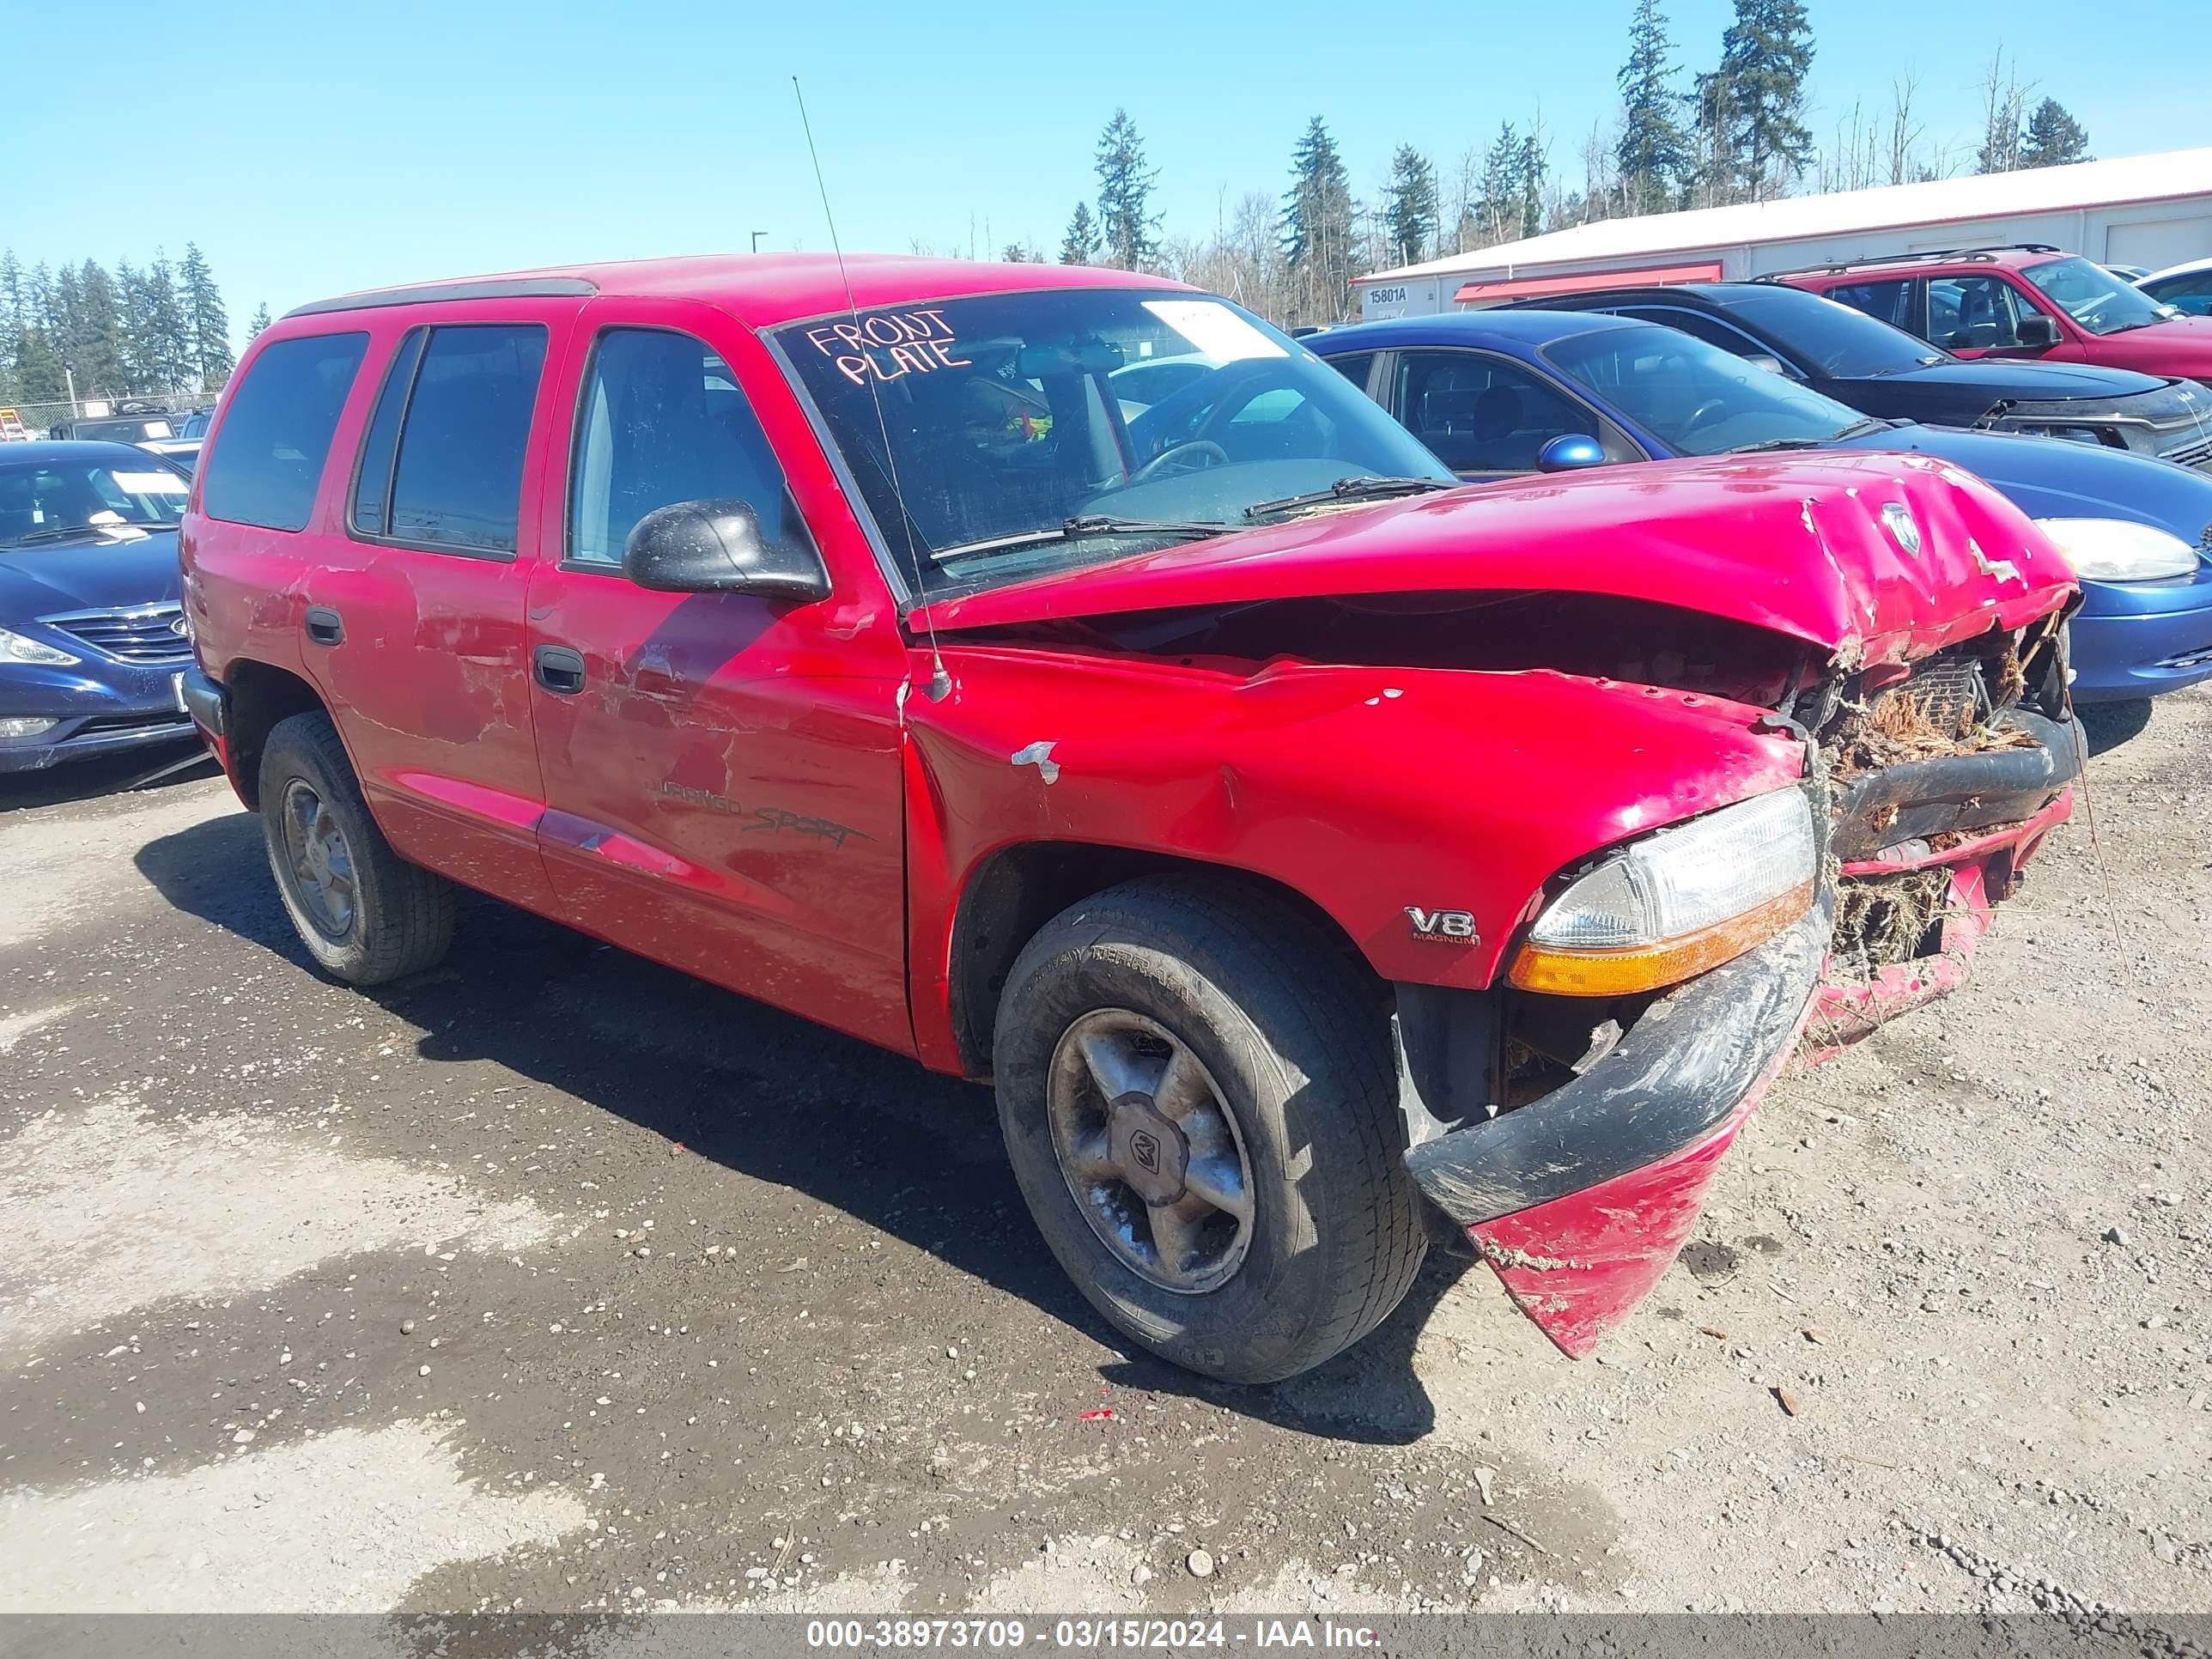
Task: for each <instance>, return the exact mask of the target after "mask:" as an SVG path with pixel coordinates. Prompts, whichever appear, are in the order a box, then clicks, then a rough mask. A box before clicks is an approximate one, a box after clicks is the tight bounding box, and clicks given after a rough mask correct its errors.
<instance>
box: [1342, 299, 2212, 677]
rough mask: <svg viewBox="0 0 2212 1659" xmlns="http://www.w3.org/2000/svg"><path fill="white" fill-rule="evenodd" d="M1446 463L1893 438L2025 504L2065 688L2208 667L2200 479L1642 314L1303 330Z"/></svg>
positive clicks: (1469, 470)
mask: <svg viewBox="0 0 2212 1659" xmlns="http://www.w3.org/2000/svg"><path fill="white" fill-rule="evenodd" d="M1307 343H1308V344H1309V345H1310V347H1311V348H1312V349H1313V350H1314V351H1315V352H1316V353H1317V354H1318V355H1319V356H1321V357H1322V359H1323V360H1324V361H1325V362H1328V363H1329V364H1330V365H1332V366H1333V367H1334V368H1337V369H1338V370H1340V372H1342V373H1343V374H1345V375H1346V376H1347V377H1348V378H1350V379H1351V380H1353V381H1354V382H1355V383H1357V384H1358V385H1359V386H1362V387H1364V389H1365V390H1366V392H1368V394H1369V395H1370V397H1372V398H1375V399H1376V402H1378V403H1380V404H1382V405H1383V407H1384V408H1385V409H1387V410H1389V411H1390V413H1391V414H1392V415H1393V416H1396V417H1397V419H1398V420H1399V421H1400V422H1402V423H1403V424H1404V425H1405V426H1406V427H1407V428H1408V429H1409V430H1411V431H1412V432H1413V434H1414V435H1415V436H1417V437H1419V439H1420V440H1421V441H1423V442H1424V443H1425V444H1427V445H1428V447H1430V448H1431V449H1432V450H1434V451H1435V452H1436V453H1437V459H1440V460H1442V461H1443V463H1444V465H1447V466H1449V467H1450V468H1451V469H1452V471H1455V472H1456V473H1457V474H1458V475H1459V476H1460V477H1462V478H1468V479H1480V478H1498V477H1513V476H1516V475H1518V474H1522V473H1528V472H1536V471H1569V470H1572V469H1577V468H1581V467H1585V466H1601V465H1612V464H1615V463H1625V462H1634V461H1643V460H1656V459H1665V458H1668V457H1675V456H1685V455H1722V454H1743V453H1753V452H1756V451H1760V450H1784V449H1813V448H1828V447H1842V448H1852V449H1880V450H1910V451H1917V452H1919V453H1923V454H1929V455H1935V456H1939V457H1941V458H1942V459H1944V460H1947V461H1950V462H1953V463H1954V464H1955V465H1959V466H1961V467H1963V468H1965V469H1966V471H1969V472H1972V473H1976V474H1978V475H1979V476H1980V477H1982V478H1984V479H1985V480H1987V481H1988V482H1989V483H1991V484H1993V485H1995V486H1996V488H1997V489H2000V490H2002V491H2003V492H2004V494H2005V495H2008V496H2009V497H2010V498H2011V499H2012V501H2014V502H2015V503H2016V504H2017V505H2018V506H2019V507H2021V509H2022V510H2023V511H2025V512H2026V513H2027V514H2028V516H2029V517H2031V518H2033V519H2035V520H2038V521H2039V523H2041V524H2042V526H2043V527H2044V529H2045V531H2046V532H2049V533H2050V535H2051V538H2052V539H2054V540H2055V541H2057V543H2058V544H2059V545H2060V546H2062V547H2063V548H2064V549H2065V550H2066V553H2067V556H2068V557H2069V558H2070V559H2071V560H2072V561H2073V562H2074V568H2075V570H2076V572H2078V573H2079V574H2080V575H2081V581H2082V593H2083V599H2082V606H2081V611H2080V612H2079V613H2077V614H2076V616H2075V619H2074V623H2073V655H2074V667H2075V676H2076V678H2075V685H2074V696H2075V701H2077V702H2121V701H2125V700H2128V699H2132V698H2137V697H2147V696H2152V695H2154V693H2158V692H2162V691H2172V690H2178V689H2179V688H2180V687H2182V686H2185V685H2193V684H2197V682H2198V681H2200V680H2205V679H2212V477H2205V476H2204V475H2203V474H2201V473H2198V472H2194V471H2189V470H2188V469H2185V468H2183V467H2179V466H2175V465H2171V464H2169V463H2167V462H2165V461H2158V460H2151V459H2145V458H2143V457H2141V456H2137V455H2131V454H2128V453H2123V452H2121V451H2118V450H2112V449H2106V448H2101V447H2097V446H2094V445H2089V444H2080V443H2069V442H2066V441H2062V440H2059V439H2056V438H2044V437H2036V436H2032V435H2027V434H2015V433H2003V432H1981V431H1967V430H1964V429H1961V428H1955V427H1934V426H1918V425H1915V424H1912V423H1911V422H1890V421H1882V420H1876V419H1872V418H1869V417H1868V416H1862V415H1860V414H1858V413H1857V411H1856V410H1850V409H1847V408H1845V407H1844V405H1843V404H1839V403H1836V402H1834V401H1833V400H1832V399H1831V398H1826V397H1823V396H1822V395H1821V394H1820V393H1819V392H1814V391H1813V390H1812V389H1811V388H1810V387H1808V386H1801V385H1799V384H1797V383H1796V382H1795V381H1794V380H1790V379H1789V378H1788V377H1787V376H1786V375H1785V374H1777V373H1775V372H1774V371H1773V370H1772V369H1771V368H1766V367H1762V366H1760V365H1759V364H1757V363H1754V362H1751V361H1747V360H1746V359H1744V358H1741V357H1737V356H1734V355H1732V354H1731V353H1729V352H1727V351H1724V350H1723V349H1720V348H1719V347H1717V346H1714V345H1709V344H1707V343H1705V341H1703V340H1699V339H1697V338H1695V337H1692V336H1691V335H1688V334H1684V333H1680V332H1678V331H1675V330H1674V329H1671V328H1666V327H1662V326H1661V325H1657V324H1656V323H1645V322H1637V321H1633V320H1631V319H1626V318H1620V317H1612V316H1607V315H1604V314H1602V313H1591V312H1547V311H1477V312H1461V313H1453V314H1448V315H1444V316H1440V317H1415V318H1406V319H1401V320H1399V321H1395V322H1384V323H1364V324H1361V325H1358V326H1356V327H1352V328H1343V329H1332V330H1330V331H1328V333H1326V334H1324V335H1321V336H1319V337H1316V338H1315V339H1313V340H1310V341H1309V342H1307Z"/></svg>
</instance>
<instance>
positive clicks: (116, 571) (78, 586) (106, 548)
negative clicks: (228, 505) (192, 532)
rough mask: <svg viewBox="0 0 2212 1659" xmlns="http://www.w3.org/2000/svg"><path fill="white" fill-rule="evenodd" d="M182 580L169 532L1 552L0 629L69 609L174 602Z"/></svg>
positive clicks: (173, 534) (174, 536)
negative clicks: (126, 538) (135, 537)
mask: <svg viewBox="0 0 2212 1659" xmlns="http://www.w3.org/2000/svg"><path fill="white" fill-rule="evenodd" d="M182 580H183V578H182V575H181V573H180V572H179V569H178V568H177V532H175V531H173V530H152V531H149V532H147V533H146V535H145V536H144V537H143V538H138V539H133V540H131V541H119V542H110V541H85V542H64V543H61V544H58V545H51V546H44V547H26V548H22V549H21V550H12V549H4V548H0V627H4V626H6V625H7V624H8V623H10V622H25V621H28V620H30V619H31V618H32V617H49V616H53V615H56V614H57V613H60V612H65V611H101V610H109V609H117V610H119V609H122V608H123V607H125V606H127V605H158V604H160V603H161V602H162V601H163V600H165V599H166V600H169V601H171V602H174V601H175V600H176V599H177V596H178V593H179V588H180V586H181V583H182Z"/></svg>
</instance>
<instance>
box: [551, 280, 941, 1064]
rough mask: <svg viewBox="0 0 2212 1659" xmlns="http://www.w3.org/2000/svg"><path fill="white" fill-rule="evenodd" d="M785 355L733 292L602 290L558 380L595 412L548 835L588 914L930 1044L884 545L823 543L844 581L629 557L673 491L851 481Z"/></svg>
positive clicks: (900, 660) (770, 514)
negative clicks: (909, 926)
mask: <svg viewBox="0 0 2212 1659" xmlns="http://www.w3.org/2000/svg"><path fill="white" fill-rule="evenodd" d="M733 363H735V364H738V365H740V366H742V368H743V370H744V372H743V373H742V374H741V373H740V369H739V368H732V364H733ZM763 376H767V377H774V376H775V370H774V368H773V366H772V364H771V363H770V362H769V359H768V357H767V355H766V353H765V351H764V350H763V349H762V348H761V346H760V345H759V343H757V341H756V340H754V339H753V338H752V337H751V336H750V334H748V333H746V332H745V331H743V330H742V329H740V328H738V326H737V325H734V324H732V323H731V322H730V321H729V319H727V318H726V317H724V316H722V315H721V314H720V313H718V312H715V311H713V310H711V309H710V308H708V307H703V306H698V305H696V304H691V303H689V302H678V301H661V302H653V301H605V302H599V303H595V304H594V305H592V306H591V307H587V308H586V313H585V318H584V326H582V327H581V328H580V329H579V330H578V331H577V336H576V340H575V344H574V348H573V354H572V360H571V362H569V363H568V364H567V365H566V366H565V367H564V371H563V373H562V375H561V376H560V378H559V380H558V381H557V382H556V384H558V385H560V386H564V387H566V388H568V392H567V395H568V398H569V405H568V406H569V408H570V409H571V410H573V419H572V422H571V428H572V429H571V430H570V432H569V433H568V435H567V438H566V448H567V459H566V465H565V466H564V465H553V466H551V467H549V468H548V469H547V472H548V483H547V485H546V493H547V500H546V501H545V504H544V513H542V515H541V518H542V521H543V523H544V526H545V535H544V538H543V543H542V545H541V546H540V547H539V549H538V564H537V567H536V568H535V569H534V571H533V573H532V578H531V586H530V591H529V600H528V606H529V633H530V654H531V688H530V692H531V699H532V714H533V719H534V722H535V727H536V732H537V741H538V755H539V759H540V764H541V766H542V768H543V770H544V785H545V791H546V799H547V811H546V812H545V815H544V820H543V822H542V825H541V829H540V842H541V845H542V847H543V849H544V855H545V861H546V866H547V871H548V873H549V874H550V877H551V878H552V881H553V884H554V887H555V889H556V891H557V892H558V894H559V896H560V898H561V902H562V906H563V908H565V910H566V912H567V914H568V917H569V919H570V920H571V921H574V923H575V925H577V926H578V927H582V928H584V929H586V931H588V932H591V933H596V934H598V935H599V937H600V938H602V939H608V940H611V941H612V942H613V943H615V944H617V945H623V947H625V948H626V949H629V950H633V951H638V952H640V953H641V954H643V955H646V956H649V957H654V958H656V959H658V960H659V961H662V962H665V963H668V964H670V965H671V966H672V967H677V968H680V969H684V971H686V972H688V973H692V974H696V975H699V976H700V977H702V978H703V979H708V980H711V981H714V982H716V983H718V984H720V985H724V986H726V987H729V988H730V989H732V990H734V991H739V992H742V993H744V994H746V995H748V996H753V997H757V998H759V999H760V1000H763V1001H765V1002H770V1003H775V1004H776V1005H778V1006H781V1007H785V1008H788V1009H792V1010H793V1011H795V1012H802V1013H804V1014H805V1015H806V1016H807V1017H808V1018H813V1019H818V1020H821V1021H823V1022H824V1023H825V1024H831V1025H835V1026H836V1027H838V1028H840V1029H842V1030H847V1031H849V1032H851V1033H853V1034H854V1036H860V1037H864V1038H866V1040H868V1041H869V1042H875V1043H879V1044H882V1045H883V1046H884V1047H886V1048H898V1049H903V1050H910V1049H911V1048H912V1046H913V1040H912V1028H911V1025H910V1024H909V1022H908V1014H907V1004H906V991H905V983H906V981H905V957H904V951H903V922H904V884H903V878H902V841H901V834H900V807H899V777H900V774H899V744H898V713H897V709H898V694H899V686H900V684H901V683H902V680H903V679H904V678H905V674H906V654H905V652H904V650H903V648H902V646H901V644H900V642H899V639H898V634H897V626H896V614H895V612H894V611H893V610H892V608H891V606H890V601H889V597H888V595H887V594H881V593H879V592H875V591H872V586H871V584H872V583H877V584H879V579H878V578H877V577H876V573H875V570H874V568H873V566H872V564H867V565H866V567H865V568H863V569H858V570H852V569H848V570H840V569H839V568H837V567H838V565H839V563H841V562H842V561H839V560H837V559H836V558H835V557H834V549H824V553H825V559H826V560H827V562H829V564H830V568H831V570H832V583H833V590H834V591H833V592H832V594H831V596H830V597H829V598H828V599H823V600H819V601H814V602H804V601H796V600H790V599H763V598H760V597H757V596H754V595H750V594H742V593H667V592H648V591H647V590H645V589H643V588H641V587H639V586H635V584H634V583H632V582H631V581H629V580H628V579H627V578H626V577H625V576H624V575H623V571H622V563H621V561H622V552H623V542H624V540H625V539H626V538H627V536H628V534H629V529H630V527H631V526H633V525H635V522H636V521H637V520H638V519H640V518H641V517H643V516H644V515H645V514H646V513H648V512H651V511H653V509H654V508H656V507H665V506H669V505H671V504H673V503H675V502H678V501H696V500H703V499H709V498H729V497H736V498H738V499H741V500H743V501H747V502H749V503H750V504H752V506H753V507H754V508H755V511H756V512H757V514H758V516H759V518H760V520H761V522H762V525H763V529H764V530H769V531H770V532H771V533H776V534H781V535H785V536H805V535H809V534H810V533H811V532H809V530H808V528H807V526H806V525H805V522H804V518H803V515H802V512H801V509H800V508H799V507H798V505H797V501H798V499H799V496H798V495H796V494H795V493H794V492H795V491H797V490H799V489H805V491H806V492H807V493H808V494H810V495H813V494H815V493H816V492H817V491H818V490H819V489H828V490H829V491H831V492H833V494H832V495H831V498H830V499H831V500H832V501H836V499H837V498H836V496H835V495H834V491H835V488H836V486H835V484H834V483H832V482H831V481H830V480H829V475H828V471H827V468H826V465H824V463H823V460H822V459H821V455H820V452H819V449H818V447H814V441H813V439H812V437H811V433H810V432H809V431H808V430H807V429H806V428H805V425H804V422H803V419H802V417H800V416H799V413H798V410H797V407H796V404H795V403H793V400H792V399H791V397H790V394H789V392H787V390H785V389H784V387H783V386H782V385H781V380H776V379H774V378H770V379H769V380H766V381H765V382H763V380H762V378H761V377H763ZM748 386H753V387H756V388H759V389H761V390H762V391H763V392H764V394H765V395H763V396H760V397H757V396H755V395H753V394H752V393H751V392H749V391H748V389H747V388H748ZM777 394H780V395H781V402H780V403H778V402H776V401H775V398H776V396H777ZM763 404H766V405H767V408H766V417H767V418H766V420H765V421H764V420H763V413H762V405H763ZM771 422H773V423H775V424H776V425H778V426H781V427H782V428H783V434H782V435H783V436H784V437H785V439H786V442H785V443H783V444H779V443H776V442H772V441H770V439H769V423H771ZM793 437H796V438H797V439H798V440H799V441H800V442H799V444H798V445H796V446H793V445H791V443H790V440H791V439H792V438H793ZM787 447H798V448H799V449H800V451H801V453H800V455H799V460H798V462H797V463H796V464H794V465H793V467H791V468H789V469H787V467H786V465H785V464H784V462H783V460H782V459H781V458H780V455H779V450H780V449H783V448H787ZM809 448H811V453H805V452H806V451H807V450H808V449H809ZM810 467H811V471H810ZM794 473H797V474H798V475H799V476H798V477H793V474H794ZM817 475H818V477H817Z"/></svg>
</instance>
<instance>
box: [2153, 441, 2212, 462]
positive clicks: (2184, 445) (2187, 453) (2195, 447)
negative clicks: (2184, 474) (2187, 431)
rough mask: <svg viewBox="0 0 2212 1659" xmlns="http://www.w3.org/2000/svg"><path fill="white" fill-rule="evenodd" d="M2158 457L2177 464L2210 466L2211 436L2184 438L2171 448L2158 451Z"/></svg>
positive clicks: (2211, 455)
mask: <svg viewBox="0 0 2212 1659" xmlns="http://www.w3.org/2000/svg"><path fill="white" fill-rule="evenodd" d="M2159 459H2160V460H2166V461H2172V462H2173V463H2174V464H2175V465H2178V466H2203V467H2212V437H2204V438H2197V437H2191V438H2187V439H2185V440H2184V441H2182V442H2180V443H2178V444H2176V445H2174V447H2172V448H2171V449H2162V450H2160V451H2159Z"/></svg>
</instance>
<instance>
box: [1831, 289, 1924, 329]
mask: <svg viewBox="0 0 2212 1659" xmlns="http://www.w3.org/2000/svg"><path fill="white" fill-rule="evenodd" d="M1825 292H1826V296H1827V297H1828V298H1829V299H1831V300H1833V301H1836V303H1837V304H1838V305H1846V306H1849V307H1850V308H1851V309H1852V310H1853V311H1863V312H1864V313H1866V314H1867V315H1868V316H1869V317H1871V318H1873V319H1875V320H1876V321H1877V322H1883V323H1887V324H1888V325H1890V326H1891V327H1892V328H1902V329H1905V330H1908V331H1909V330H1910V329H1911V326H1912V283H1911V280H1910V279H1907V280H1905V281H1902V282H1892V283H1843V284H1841V285H1840V286H1838V287H1836V288H1832V289H1826V290H1825Z"/></svg>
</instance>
